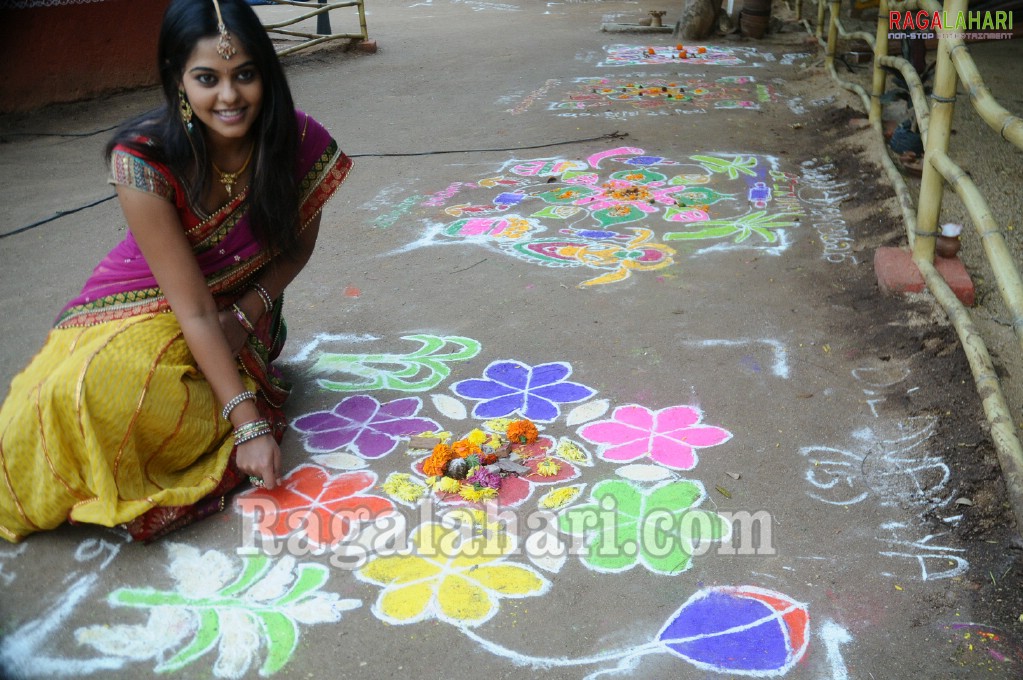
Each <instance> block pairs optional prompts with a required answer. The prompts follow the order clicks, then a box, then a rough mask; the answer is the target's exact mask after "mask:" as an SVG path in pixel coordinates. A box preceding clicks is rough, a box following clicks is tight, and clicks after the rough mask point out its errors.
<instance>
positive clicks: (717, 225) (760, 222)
mask: <svg viewBox="0 0 1023 680" xmlns="http://www.w3.org/2000/svg"><path fill="white" fill-rule="evenodd" d="M798 217H799V216H798V215H796V214H795V213H779V214H777V215H768V214H767V212H766V211H764V210H758V211H757V212H752V213H749V214H748V215H743V216H742V217H738V218H736V219H724V220H705V221H703V222H697V223H695V224H697V225H698V226H699V229H697V230H695V231H671V232H667V233H666V234H664V240H665V241H683V240H699V239H709V238H730V237H731V238H733V240H734V242H735V243H742V242H743V241H745V240H746V239H748V238H749V237H751V236H753V235H754V234H756V235H757V236H759V237H760V238H762V239H763V240H764V241H766V242H768V243H777V242H778V240H779V236H778V233H777V232H778V230H782V229H785V228H787V227H797V226H799V221H798V219H794V218H798Z"/></svg>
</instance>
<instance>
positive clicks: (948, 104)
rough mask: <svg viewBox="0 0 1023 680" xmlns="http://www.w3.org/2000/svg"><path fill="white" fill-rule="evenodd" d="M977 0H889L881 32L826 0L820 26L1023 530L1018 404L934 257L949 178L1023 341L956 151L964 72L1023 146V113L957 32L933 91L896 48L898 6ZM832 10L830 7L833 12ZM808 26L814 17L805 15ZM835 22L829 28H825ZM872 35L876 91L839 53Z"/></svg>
mask: <svg viewBox="0 0 1023 680" xmlns="http://www.w3.org/2000/svg"><path fill="white" fill-rule="evenodd" d="M798 2H799V5H800V7H799V9H798V10H797V16H799V17H802V16H803V12H802V7H801V4H802V0H798ZM967 5H968V0H946V2H945V4H944V6H942V5H941V4H939V3H938V2H937V1H936V0H910V1H909V2H893V3H889V2H888V0H880V6H879V7H878V20H877V33H876V35H870V34H868V33H864V32H849V31H847V30H846V29H845V27H844V26H843V25H842V22H841V19H840V16H839V13H840V12H839V10H840V2H838V1H830V2H828V3H825V2H824V0H818V6H817V27H816V36H817V38H818V39H819V40H820V41H821V43H822V45H823V47H824V48H825V59H824V63H825V67H826V68H827V69H828V72H829V73H830V75H831V77H832V78H833V79H834V80H835V82H836V83H837V84H838V85H839V86H840V87H843V88H844V89H847V90H849V91H851V92H853V93H855V94H857V95H858V96H859V97H860V99H861V100H862V102H863V105H864V108H865V109H866V110H867V111H869V120H870V125H871V129H872V130H873V134H874V137H875V139H876V142H877V144H879V145H880V147H881V150H882V152H881V154H880V155H881V159H882V164H883V165H884V168H885V171H886V174H887V175H888V177H889V179H890V180H891V183H892V186H893V188H894V189H895V193H896V196H897V198H898V203H899V207H900V210H901V212H902V216H903V221H904V223H905V226H906V237H907V240H908V242H909V246H910V248H911V249H912V253H913V262H914V263H915V264H916V266H917V267H918V268H919V270H920V273H921V274H922V275H923V278H924V281H925V283H926V284H927V288H928V290H929V291H930V292H931V294H932V295H933V296H934V298H935V299H936V300H937V302H938V304H940V305H941V307H942V308H943V309H944V310H945V313H946V314H947V315H948V318H949V320H950V322H951V323H952V325H953V327H954V328H955V330H956V333H957V335H958V336H959V341H960V343H961V344H962V347H963V350H964V352H965V353H966V358H967V360H968V361H969V364H970V369H971V371H972V373H973V379H974V384H975V386H976V389H977V393H978V395H979V396H980V398H981V404H982V406H983V409H984V413H985V417H986V418H987V421H988V425H989V426H990V429H991V438H992V441H993V443H994V446H995V450H996V453H997V455H998V462H999V465H1000V467H1001V470H1002V476H1003V477H1004V480H1005V486H1006V492H1007V494H1008V498H1009V503H1010V505H1011V506H1012V510H1013V514H1014V515H1015V517H1016V528H1017V532H1023V447H1021V446H1020V440H1019V436H1018V433H1017V429H1016V425H1015V423H1014V420H1013V418H1012V414H1011V412H1010V410H1009V407H1008V405H1007V404H1006V401H1005V397H1004V394H1003V392H1002V388H1001V384H1000V383H999V381H998V376H997V374H996V372H995V368H994V365H993V364H992V361H991V356H990V354H989V352H988V349H987V346H986V345H985V343H984V340H983V338H982V337H981V335H980V333H979V332H978V330H977V327H976V326H975V324H974V322H973V317H972V316H971V314H970V311H969V309H967V308H966V307H965V306H964V305H963V304H962V303H961V302H960V301H959V299H958V298H957V297H956V295H955V293H953V292H952V290H951V289H950V288H949V287H948V285H947V284H946V283H945V281H944V279H942V277H941V275H940V274H939V273H938V271H937V269H935V267H934V245H935V239H936V237H937V230H938V222H939V218H940V211H941V203H942V195H943V192H944V190H945V185H946V184H948V185H949V186H950V187H951V188H952V189H953V190H954V191H955V192H956V194H957V195H958V196H959V198H960V199H961V200H962V202H963V204H964V205H965V207H966V209H967V212H968V214H969V216H970V219H971V220H972V222H973V225H974V228H975V229H976V232H977V234H978V236H979V238H980V242H981V243H982V245H983V249H984V254H985V257H986V258H987V260H988V263H989V264H990V266H991V269H992V271H993V272H994V275H995V279H996V282H997V286H998V290H999V293H1000V294H1001V297H1002V300H1003V302H1004V303H1005V305H1006V307H1007V308H1008V309H1009V310H1010V313H1011V314H1012V328H1013V331H1014V333H1015V334H1016V339H1017V342H1019V344H1020V346H1021V347H1023V281H1021V279H1020V273H1019V270H1018V269H1017V267H1016V264H1015V262H1014V260H1013V258H1012V255H1011V252H1010V251H1009V248H1008V246H1007V244H1006V242H1005V237H1004V235H1003V233H1002V229H1001V227H1000V226H999V224H998V223H997V221H996V220H995V218H994V216H993V215H992V213H991V209H990V206H989V205H988V202H987V199H986V198H985V197H984V195H983V193H982V192H981V190H980V189H979V188H978V187H977V185H976V184H975V183H974V182H973V180H972V179H971V178H970V176H969V175H968V174H967V173H966V172H965V171H964V170H963V169H962V168H960V167H959V166H958V165H956V163H955V162H954V161H953V160H952V159H951V158H950V157H949V155H948V143H949V137H950V135H951V129H952V114H953V111H954V106H955V102H956V94H957V89H958V82H959V81H960V80H961V81H962V84H963V86H964V88H965V89H966V92H967V93H968V94H969V98H970V102H971V103H972V105H973V107H974V109H976V111H977V113H978V114H979V115H980V117H981V118H982V119H983V120H984V121H985V122H986V123H987V125H988V126H989V127H990V128H991V129H992V130H993V131H994V132H995V133H997V134H998V135H999V136H1000V137H1001V138H1002V139H1003V140H1004V141H1005V142H1008V143H1009V144H1012V145H1013V146H1015V147H1016V148H1017V149H1021V150H1023V120H1021V119H1020V118H1019V117H1018V116H1015V115H1013V114H1012V113H1010V112H1009V111H1007V110H1006V109H1005V108H1004V107H1002V106H1001V105H1000V104H998V102H997V101H996V100H995V98H994V96H992V94H991V92H990V91H989V90H988V88H987V86H986V85H985V84H984V80H983V78H982V77H981V75H980V73H979V71H978V70H977V67H976V64H975V63H974V61H973V59H972V57H971V56H970V52H969V50H968V48H967V47H966V44H965V43H964V42H963V40H962V39H960V38H959V37H954V36H953V35H950V34H948V32H942V31H936V35H937V38H938V49H937V56H936V62H935V74H934V85H933V88H932V91H931V94H930V96H929V98H930V99H931V100H932V102H933V103H930V102H928V95H927V93H926V91H925V89H924V87H923V83H922V82H921V81H920V77H919V76H918V74H917V73H916V70H915V69H914V68H913V65H912V64H910V63H909V62H908V61H907V60H905V59H903V58H901V57H893V56H889V55H888V33H889V30H890V29H889V10H892V11H906V10H910V11H915V10H920V9H922V10H925V11H927V12H942V11H943V12H946V13H947V15H951V16H956V15H957V13H958V12H966V10H967ZM826 13H827V14H829V15H830V16H828V17H827V21H826V23H825V19H826V16H825V15H826ZM802 23H803V25H804V26H806V28H807V30H808V31H811V27H810V26H809V24H808V23H807V22H806V20H805V19H803V20H802ZM825 25H826V26H827V38H826V39H825V38H824V35H823V31H824V27H825ZM840 39H844V40H862V41H864V42H866V43H867V44H869V45H870V47H871V48H872V49H873V51H874V61H873V78H872V83H871V92H870V93H869V94H868V93H867V92H866V90H865V89H864V88H863V87H861V86H860V85H858V84H856V83H852V82H849V81H846V80H844V79H842V78H841V77H840V76H839V74H838V72H837V71H836V70H835V56H836V54H837V53H838V45H839V40H840ZM885 67H888V68H894V69H897V70H898V71H899V73H900V74H901V75H902V77H903V79H904V80H905V82H906V83H907V85H908V86H909V91H910V97H911V99H912V102H913V111H914V114H915V116H916V119H917V124H918V129H919V130H920V134H921V138H922V139H923V142H924V163H923V175H922V177H921V182H920V190H919V195H918V197H917V198H916V200H915V201H914V198H913V196H912V194H911V192H910V190H909V188H908V187H907V186H906V183H905V181H904V180H903V178H902V174H901V173H900V172H899V170H898V168H897V167H896V166H895V163H894V162H893V161H892V159H891V157H890V156H889V154H888V151H887V145H886V143H885V139H884V131H883V128H882V120H881V96H882V95H883V94H884V92H885V81H886V78H887V71H886V68H885Z"/></svg>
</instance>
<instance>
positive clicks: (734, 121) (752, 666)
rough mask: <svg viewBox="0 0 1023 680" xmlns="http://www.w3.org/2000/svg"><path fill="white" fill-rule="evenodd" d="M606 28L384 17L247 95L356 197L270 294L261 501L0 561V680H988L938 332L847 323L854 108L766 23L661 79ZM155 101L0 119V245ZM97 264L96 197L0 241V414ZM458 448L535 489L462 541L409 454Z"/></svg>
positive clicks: (979, 592)
mask: <svg viewBox="0 0 1023 680" xmlns="http://www.w3.org/2000/svg"><path fill="white" fill-rule="evenodd" d="M647 9H648V8H647V7H646V6H642V5H639V4H636V3H632V2H564V3H560V2H550V3H535V2H529V1H527V0H509V1H508V2H501V3H491V2H450V1H448V0H428V1H426V2H419V3H400V2H394V1H393V0H387V1H385V2H375V3H372V4H371V6H370V8H369V12H368V22H369V29H370V36H371V38H373V39H374V40H376V41H377V42H378V45H379V51H378V52H377V53H376V54H361V53H355V52H350V53H344V52H339V51H332V50H328V51H320V52H316V53H314V54H310V55H307V56H304V57H296V58H292V59H289V60H288V65H289V77H290V78H291V84H292V88H293V91H294V94H295V99H296V101H297V102H298V103H299V106H300V107H301V108H302V109H303V110H305V111H307V112H309V113H310V114H311V115H312V116H314V117H315V118H316V119H318V120H320V121H321V122H323V123H324V124H325V125H326V126H327V127H328V128H329V129H330V130H331V131H332V132H333V133H334V135H335V136H336V138H337V139H338V140H339V142H340V144H341V146H342V148H343V149H345V150H346V151H347V152H348V153H349V154H350V155H352V156H353V157H355V160H356V166H355V170H354V171H353V173H352V175H351V177H350V178H349V179H348V181H347V182H346V184H345V185H344V186H343V187H342V188H341V190H340V192H339V194H338V196H337V197H335V198H334V199H333V200H332V201H331V203H329V204H328V206H327V208H326V209H325V211H324V217H323V226H322V228H321V236H320V242H319V244H318V248H317V252H316V254H315V256H314V258H313V260H312V261H311V262H310V264H309V266H308V268H307V270H306V271H305V272H303V274H302V275H301V277H300V278H299V279H298V280H297V281H296V282H295V283H294V284H293V286H292V287H291V288H290V289H289V291H288V295H287V301H288V303H287V316H288V321H289V329H290V334H289V340H288V346H287V348H286V349H285V354H284V356H283V362H282V366H283V368H284V370H285V372H286V373H287V374H288V376H289V377H290V378H291V379H292V380H293V381H294V382H295V392H294V394H293V396H292V399H291V401H290V402H289V404H288V406H287V409H288V413H289V416H290V417H291V419H292V425H293V427H292V429H291V430H290V431H289V432H288V434H287V435H286V438H285V441H284V447H283V448H284V452H285V458H286V465H287V467H288V468H289V470H290V477H289V481H288V484H287V485H286V487H285V489H283V490H282V491H280V492H277V493H275V494H269V495H268V494H265V493H260V492H256V491H254V490H245V491H243V492H242V493H239V494H238V495H236V496H235V498H234V502H233V503H232V504H231V506H230V507H228V508H227V509H226V510H225V511H224V512H223V513H222V514H220V515H218V516H216V517H214V518H211V519H208V520H206V521H204V522H202V523H200V524H197V525H194V526H191V527H188V528H186V529H184V530H181V531H179V532H178V533H176V534H174V535H172V536H170V537H168V538H167V539H164V540H162V541H160V542H158V543H155V544H152V545H148V546H146V545H139V544H135V543H131V542H129V541H128V540H127V537H126V535H125V534H124V533H123V532H121V531H119V530H116V529H106V528H100V527H87V526H75V527H62V528H61V529H59V530H56V531H53V532H51V533H48V534H45V535H35V536H32V537H30V538H29V539H28V540H26V541H25V542H23V543H21V544H19V545H6V546H0V588H2V597H0V602H2V604H0V636H2V639H0V675H5V676H6V677H12V678H53V677H75V678H78V677H97V678H133V679H134V678H140V677H151V676H155V675H157V674H160V675H169V676H171V677H182V678H212V677H216V678H248V677H262V676H270V675H274V676H277V677H285V678H336V677H341V678H356V677H358V678H364V677H365V678H385V677H387V678H389V677H416V678H443V677H462V676H469V675H478V676H483V677H490V678H529V677H539V676H543V677H553V678H596V677H614V676H619V677H641V678H659V677H665V676H668V675H672V676H679V677H684V678H712V677H735V676H750V675H752V676H759V677H780V676H786V677H790V678H807V679H810V678H814V679H817V678H834V679H836V680H838V679H845V678H876V679H878V680H880V679H882V678H942V679H947V678H975V677H980V676H983V677H991V678H1018V677H1020V675H1021V674H1023V635H1021V632H1023V620H1021V619H1020V617H1021V615H1023V601H1021V600H1023V598H1021V595H1020V593H1021V580H1023V560H1021V557H1020V554H1021V553H1020V550H1019V549H1018V547H1017V546H1018V543H1015V541H1017V540H1018V539H1017V534H1016V530H1015V529H1014V527H1013V526H1012V519H1011V513H1010V512H1009V511H1008V508H1007V506H1006V504H1005V498H1004V489H1003V487H1002V484H1001V480H1000V478H999V476H998V469H997V463H996V459H995V455H994V452H993V449H992V446H991V442H990V438H989V436H988V434H987V430H986V427H985V425H984V421H983V415H982V412H981V409H980V407H979V403H978V399H977V397H976V394H975V393H974V389H973V384H972V380H971V378H970V375H969V371H968V367H967V365H966V362H965V359H964V357H963V354H962V352H961V350H960V349H959V347H958V344H957V340H956V338H955V335H954V333H953V332H952V331H951V330H950V328H949V327H948V326H947V324H946V322H945V321H944V319H943V315H942V314H941V313H940V311H938V310H936V309H935V307H934V305H933V303H932V302H931V300H930V298H929V297H927V296H926V295H920V296H911V297H907V298H888V297H882V296H881V295H880V294H879V293H878V290H877V285H876V281H875V279H874V274H873V266H872V258H873V251H874V249H875V248H877V247H878V246H880V245H892V244H897V243H899V239H900V234H901V232H900V229H901V224H900V220H899V217H898V213H897V211H896V208H895V203H894V200H893V194H892V192H891V190H890V189H889V188H888V187H887V186H886V182H885V180H884V176H883V173H882V172H880V171H879V170H878V166H877V165H876V153H877V151H876V150H873V149H872V148H871V147H869V145H868V141H869V135H868V133H867V132H865V131H862V130H857V129H856V128H855V126H850V125H849V120H850V119H851V118H854V117H857V116H859V115H861V112H860V111H859V108H858V103H857V102H856V101H855V100H853V99H852V98H851V97H850V96H849V95H848V94H847V93H845V92H844V91H841V90H839V89H838V88H836V87H835V86H834V85H833V84H832V82H831V81H830V79H829V78H828V77H827V75H826V74H825V72H824V70H823V68H822V67H821V66H820V62H819V59H818V57H819V54H818V48H817V46H816V45H815V44H813V43H812V42H811V41H808V40H807V39H806V36H805V34H803V33H801V32H800V31H799V30H798V29H797V28H793V27H792V25H789V30H787V31H783V32H776V33H773V34H771V35H769V36H768V37H767V38H766V39H763V40H745V39H741V38H739V37H738V36H736V35H731V36H727V37H720V36H719V37H717V38H715V39H712V40H709V41H706V42H701V43H697V44H693V45H686V46H685V48H686V52H687V58H686V59H679V58H678V50H677V48H676V42H675V41H674V40H673V39H672V38H671V36H670V34H664V33H607V32H601V31H600V26H601V25H602V24H605V23H609V22H610V23H616V22H617V23H634V22H636V21H638V20H639V19H641V18H643V17H644V16H645V12H646V10H647ZM665 21H666V23H669V22H672V23H673V17H672V16H671V15H670V13H669V16H667V17H666V18H665ZM336 28H337V27H336ZM701 46H702V47H705V48H706V51H705V52H700V51H699V49H698V48H699V47H701ZM679 87H682V88H684V90H685V92H684V93H683V94H682V95H679V94H677V93H678V88H679ZM668 94H672V98H671V99H669V98H668V96H667V95H668ZM623 96H624V97H625V98H622V97H623ZM155 103H156V93H155V92H154V91H144V92H133V93H126V94H123V95H118V96H112V97H106V98H103V99H101V100H96V101H90V102H84V103H81V104H78V105H72V106H65V107H59V108H55V109H48V110H45V111H42V112H38V113H37V114H33V115H31V116H18V117H9V118H7V119H4V120H3V121H2V126H3V127H2V133H3V141H4V143H3V144H2V146H0V180H2V181H0V201H2V204H3V206H4V210H3V213H2V214H0V234H7V233H10V232H14V231H16V230H18V229H21V228H23V227H25V226H28V225H31V224H32V223H34V222H36V221H38V220H40V219H43V218H45V217H47V216H49V215H52V214H53V213H55V212H58V211H66V210H71V209H74V208H77V207H81V206H86V205H89V204H91V203H94V202H97V201H101V200H102V199H104V198H106V197H107V196H109V195H110V194H111V191H110V188H109V187H108V186H107V185H106V184H105V169H104V167H103V163H102V160H101V152H102V147H103V145H104V143H105V141H106V138H107V135H108V134H109V132H105V131H104V130H106V129H108V128H110V127H111V126H114V125H116V124H117V123H118V122H119V121H120V120H122V119H124V118H125V117H127V116H128V115H130V114H131V113H133V112H136V111H140V110H142V109H144V108H146V107H147V106H151V105H153V104H155ZM98 131H103V132H98ZM90 133H95V134H90ZM72 135H75V136H72ZM612 182H616V183H617V184H611V183H612ZM605 185H607V186H605ZM629 187H632V188H633V191H632V193H631V194H629V195H626V194H625V193H622V192H623V191H624V190H625V189H627V188H629ZM615 191H617V192H618V193H614V192H615ZM123 230H124V224H123V220H122V218H121V216H120V214H119V210H118V207H117V205H116V203H115V202H114V201H105V202H99V203H97V204H96V205H93V206H92V207H89V208H86V209H84V210H81V211H79V212H75V213H74V214H70V215H67V216H65V217H62V218H60V219H58V220H54V221H51V222H47V223H45V224H42V225H40V226H37V227H34V228H31V229H27V230H25V231H22V232H20V233H17V234H15V235H11V236H6V237H4V238H2V239H0V244H2V247H0V290H2V296H0V319H3V321H2V322H0V323H2V324H3V334H4V338H5V342H4V343H3V344H2V349H0V383H2V384H4V385H6V384H9V381H10V379H11V378H12V377H13V375H14V374H15V373H16V372H17V371H18V370H20V368H21V367H22V366H23V365H24V364H25V363H26V362H27V361H28V359H29V358H30V357H31V355H32V354H33V352H34V351H35V350H36V348H37V347H38V346H39V344H40V343H41V341H42V338H43V336H44V335H45V333H46V330H47V328H48V327H49V325H50V323H51V321H52V317H53V316H54V314H55V313H56V311H57V310H58V309H59V308H60V307H61V305H62V304H63V303H64V301H65V300H66V299H68V298H70V297H71V296H72V295H73V294H74V293H75V292H77V290H78V288H79V286H80V285H81V283H82V281H83V280H84V278H85V276H86V275H87V272H88V271H89V270H90V268H91V266H92V265H93V263H94V262H96V261H97V260H98V259H99V258H100V257H101V256H102V255H103V254H104V253H105V252H106V251H107V250H108V249H109V248H110V247H111V246H113V245H114V244H115V243H116V242H117V241H118V240H119V239H120V238H121V237H122V236H123ZM502 395H503V399H502V398H499V397H501V396H502ZM378 409H383V411H378ZM366 412H372V413H374V414H375V415H374V416H372V417H366V416H364V415H363V416H360V414H365V413H366ZM388 414H389V415H388ZM499 415H507V416H511V417H520V416H526V417H530V418H532V419H534V420H535V421H536V422H537V424H538V425H539V426H540V429H541V435H543V436H544V437H545V439H543V440H542V444H540V445H538V447H535V448H534V450H533V453H540V454H542V456H541V457H545V460H546V461H547V462H548V464H549V465H550V466H551V467H552V470H551V474H549V475H544V474H541V473H540V472H539V471H536V470H534V471H532V472H530V473H529V474H527V475H524V476H522V477H520V478H507V479H506V480H505V482H504V485H503V486H502V492H501V493H502V496H501V498H502V499H503V500H505V501H506V506H505V507H504V508H503V509H504V511H505V512H504V514H502V516H501V518H500V519H501V520H502V521H503V522H504V525H503V526H500V525H495V524H493V523H492V522H491V521H490V520H493V519H494V518H493V517H491V518H490V520H488V521H486V522H483V523H480V522H479V521H478V518H473V521H471V522H470V521H468V520H467V517H470V518H471V517H472V516H471V515H466V514H465V513H462V514H458V513H457V512H454V513H453V512H452V511H453V510H456V509H457V508H458V507H459V506H457V504H455V503H453V502H452V498H451V497H450V496H448V495H444V494H438V493H435V492H433V491H430V490H428V489H426V488H425V487H424V483H425V475H423V474H422V473H421V469H420V466H419V465H418V462H419V460H420V459H421V458H422V457H423V455H425V453H424V452H421V451H420V452H417V451H416V450H414V449H413V450H411V451H410V447H409V436H410V435H411V434H416V433H418V432H421V431H423V430H444V431H449V432H451V433H452V435H453V437H454V438H460V437H463V436H465V435H466V434H468V433H469V431H470V430H472V429H474V428H477V427H481V426H483V425H484V423H487V422H488V421H489V420H490V419H491V418H492V417H494V416H499ZM360 418H362V419H361V420H360ZM314 427H315V429H316V432H318V434H316V433H314ZM534 467H535V462H534ZM396 475H408V476H407V477H404V476H396ZM300 491H301V493H300ZM357 508H361V509H363V510H365V511H367V512H371V513H372V514H373V515H374V516H375V519H376V522H375V523H373V524H372V525H370V524H369V523H362V524H356V525H349V524H347V523H344V522H340V521H335V522H334V523H330V519H331V518H333V517H336V516H337V512H338V511H344V510H348V511H352V510H353V509H357ZM259 509H261V510H262V511H265V512H267V513H270V515H269V516H272V515H273V513H277V514H276V516H277V517H278V518H280V519H281V520H282V524H281V525H280V526H278V525H275V524H274V523H273V522H270V521H265V520H266V516H264V517H260V516H259V513H258V512H257V510H259ZM445 513H446V519H444V517H445ZM324 518H326V520H327V521H321V522H320V524H319V526H318V528H319V530H317V525H316V522H317V521H319V520H323V519H324ZM288 519H290V520H292V521H293V523H292V524H291V525H290V527H289V526H286V525H285V524H286V520H288ZM587 521H590V522H591V523H590V524H586V522H587ZM444 522H446V524H445V523H444ZM587 527H589V528H587ZM260 530H262V532H261V533H260ZM431 539H436V543H434V542H433V541H432V540H431ZM406 544H411V545H414V546H415V549H414V550H411V551H410V550H406V551H405V553H403V554H399V550H400V548H401V547H402V546H403V545H406ZM438 547H439V549H438ZM360 548H365V550H362V551H361V552H360ZM474 549H482V550H483V552H482V555H479V554H473V553H472V551H473V550H474ZM561 549H563V550H561ZM360 557H361V559H359V558H360Z"/></svg>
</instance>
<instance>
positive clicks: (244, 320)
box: [231, 304, 256, 335]
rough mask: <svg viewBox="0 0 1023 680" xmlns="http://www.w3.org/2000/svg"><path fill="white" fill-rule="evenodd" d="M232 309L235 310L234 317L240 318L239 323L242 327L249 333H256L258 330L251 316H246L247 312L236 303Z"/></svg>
mask: <svg viewBox="0 0 1023 680" xmlns="http://www.w3.org/2000/svg"><path fill="white" fill-rule="evenodd" d="M231 309H233V310H234V318H236V319H238V323H240V324H241V325H242V328H244V329H245V332H246V333H248V334H249V335H254V334H255V332H256V327H255V326H253V325H252V322H251V321H249V317H247V316H245V312H243V311H242V308H241V307H239V306H238V305H237V304H234V305H231Z"/></svg>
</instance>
